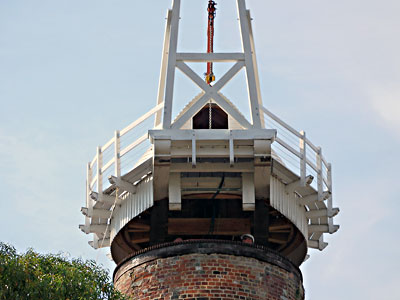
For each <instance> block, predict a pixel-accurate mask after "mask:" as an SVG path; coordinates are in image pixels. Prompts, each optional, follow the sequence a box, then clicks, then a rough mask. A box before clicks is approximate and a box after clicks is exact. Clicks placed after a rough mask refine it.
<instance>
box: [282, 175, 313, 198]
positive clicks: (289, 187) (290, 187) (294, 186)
mask: <svg viewBox="0 0 400 300" xmlns="http://www.w3.org/2000/svg"><path fill="white" fill-rule="evenodd" d="M313 180H314V177H313V176H312V175H308V176H307V177H306V178H305V183H306V185H310V184H311V183H312V181H313ZM300 187H303V185H302V180H301V179H299V180H296V181H293V182H292V183H289V184H287V185H286V187H285V191H286V193H288V194H290V193H293V192H295V191H296V189H298V188H300Z"/></svg>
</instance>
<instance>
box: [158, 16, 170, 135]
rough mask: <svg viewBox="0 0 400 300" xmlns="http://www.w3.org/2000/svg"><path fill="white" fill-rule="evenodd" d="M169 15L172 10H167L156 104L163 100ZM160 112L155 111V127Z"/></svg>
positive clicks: (159, 118)
mask: <svg viewBox="0 0 400 300" xmlns="http://www.w3.org/2000/svg"><path fill="white" fill-rule="evenodd" d="M171 17H172V10H170V9H169V10H168V11H167V17H166V19H167V22H166V24H165V34H164V46H163V50H162V56H161V57H162V58H161V68H160V79H159V83H158V96H157V105H158V104H161V103H162V102H163V101H164V93H165V83H166V80H165V79H166V75H167V63H168V49H169V41H170V36H171ZM161 117H162V112H161V111H157V113H156V116H155V119H154V127H157V126H159V125H160V124H161Z"/></svg>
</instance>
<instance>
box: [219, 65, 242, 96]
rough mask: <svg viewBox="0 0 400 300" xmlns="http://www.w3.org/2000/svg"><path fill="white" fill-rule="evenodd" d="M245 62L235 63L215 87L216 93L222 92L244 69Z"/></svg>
mask: <svg viewBox="0 0 400 300" xmlns="http://www.w3.org/2000/svg"><path fill="white" fill-rule="evenodd" d="M244 65H245V64H244V61H238V62H237V63H235V64H234V65H233V66H232V67H231V68H230V69H229V70H228V71H227V72H226V73H225V74H224V75H222V77H221V78H220V79H219V80H218V81H217V82H216V83H215V84H214V85H213V89H214V92H218V91H220V90H221V89H222V88H223V87H224V86H225V85H226V84H227V83H228V82H229V81H230V80H231V79H232V78H233V77H234V76H235V75H236V74H237V73H238V72H239V71H240V70H241V69H242V68H243V67H244Z"/></svg>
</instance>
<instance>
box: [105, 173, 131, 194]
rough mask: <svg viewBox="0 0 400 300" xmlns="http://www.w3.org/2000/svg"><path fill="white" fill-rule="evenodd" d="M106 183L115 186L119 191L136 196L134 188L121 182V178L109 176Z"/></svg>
mask: <svg viewBox="0 0 400 300" xmlns="http://www.w3.org/2000/svg"><path fill="white" fill-rule="evenodd" d="M108 181H109V182H110V183H111V184H113V185H116V186H117V187H118V188H120V189H121V190H124V191H126V192H129V193H131V194H136V186H134V185H133V184H132V183H130V182H128V181H125V180H122V179H121V177H115V176H113V175H111V176H110V177H108Z"/></svg>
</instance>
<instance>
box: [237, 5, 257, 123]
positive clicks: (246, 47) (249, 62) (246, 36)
mask: <svg viewBox="0 0 400 300" xmlns="http://www.w3.org/2000/svg"><path fill="white" fill-rule="evenodd" d="M237 9H238V15H239V23H240V33H241V36H242V46H243V52H244V56H245V62H246V78H247V87H248V92H249V103H250V110H251V119H252V122H253V126H254V127H255V128H261V119H260V113H261V111H260V107H259V102H258V93H257V85H256V79H255V70H254V63H253V55H252V53H251V45H250V31H249V24H248V19H247V12H246V4H245V1H244V0H237Z"/></svg>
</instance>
